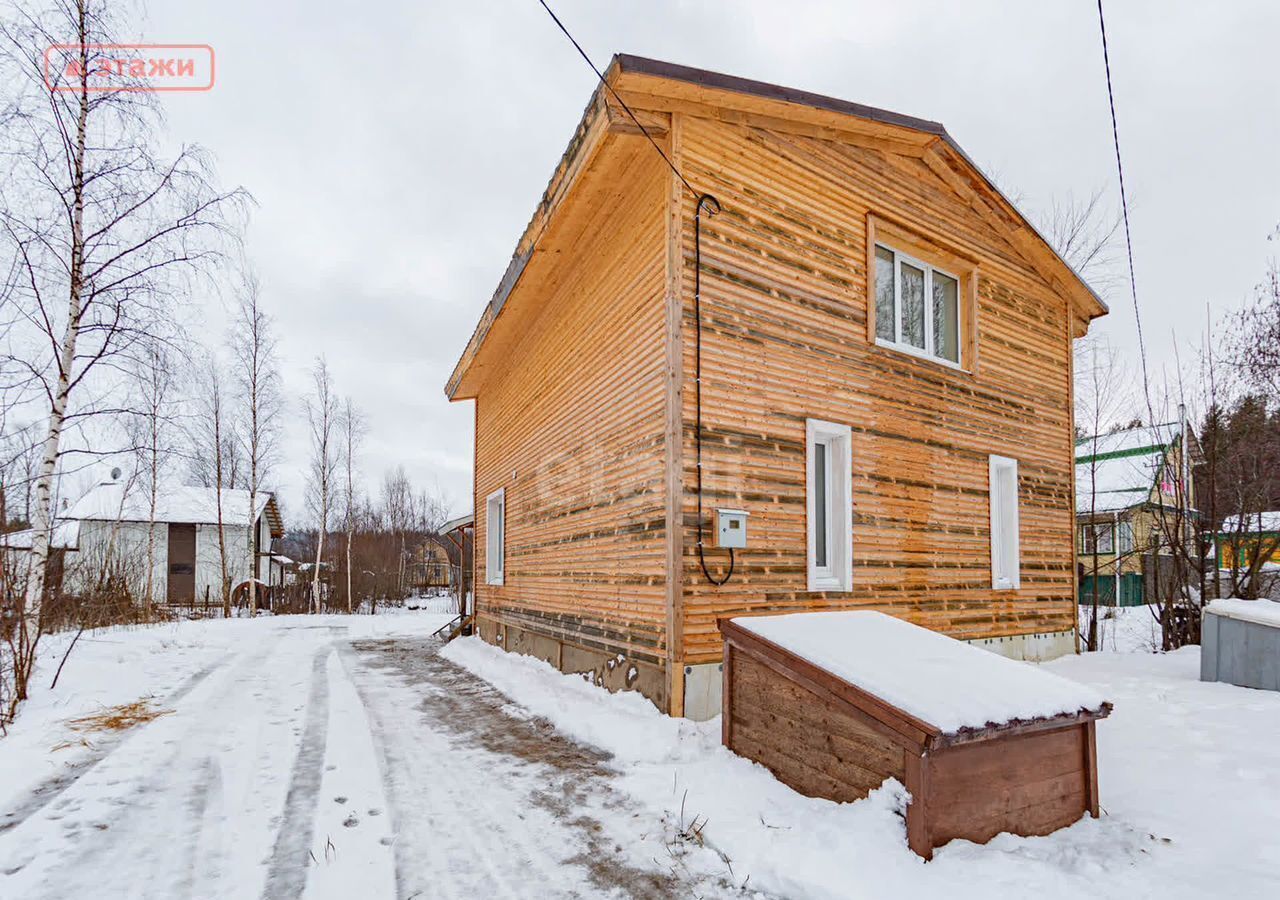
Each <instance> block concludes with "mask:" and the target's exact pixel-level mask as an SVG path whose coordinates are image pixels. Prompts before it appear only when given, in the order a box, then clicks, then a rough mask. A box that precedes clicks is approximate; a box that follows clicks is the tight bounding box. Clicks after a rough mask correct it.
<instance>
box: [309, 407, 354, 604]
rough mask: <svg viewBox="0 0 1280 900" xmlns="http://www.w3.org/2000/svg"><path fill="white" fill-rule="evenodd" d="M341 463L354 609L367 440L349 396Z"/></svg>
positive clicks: (349, 592) (347, 561)
mask: <svg viewBox="0 0 1280 900" xmlns="http://www.w3.org/2000/svg"><path fill="white" fill-rule="evenodd" d="M341 426H342V444H343V446H342V463H343V468H344V469H345V473H346V485H345V490H344V491H343V493H342V497H343V514H342V526H343V530H344V531H345V532H346V536H347V548H346V559H345V561H344V562H345V566H344V568H345V570H346V573H347V612H348V613H351V612H354V611H355V606H354V603H353V599H352V584H351V544H352V542H353V541H354V540H355V534H356V516H357V515H358V512H359V510H358V504H359V498H358V497H357V496H356V455H357V454H358V453H359V452H360V445H361V444H362V443H363V441H364V434H365V421H364V416H363V415H362V414H361V413H360V410H358V409H356V406H355V404H354V403H353V402H352V401H351V398H350V397H347V399H346V400H345V401H344V403H343V407H342V417H341ZM317 568H318V567H317Z"/></svg>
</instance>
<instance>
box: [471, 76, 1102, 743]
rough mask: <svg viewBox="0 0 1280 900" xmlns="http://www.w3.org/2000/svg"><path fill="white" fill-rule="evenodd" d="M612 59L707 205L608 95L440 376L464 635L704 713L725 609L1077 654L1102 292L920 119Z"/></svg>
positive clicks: (1006, 648) (710, 705) (685, 711)
mask: <svg viewBox="0 0 1280 900" xmlns="http://www.w3.org/2000/svg"><path fill="white" fill-rule="evenodd" d="M606 78H607V80H608V82H609V84H610V85H611V86H612V87H613V88H615V89H616V90H617V91H618V92H619V93H620V94H621V95H622V96H623V97H624V98H625V99H626V102H627V104H628V106H629V107H630V108H631V109H632V110H633V111H634V112H635V115H636V116H637V118H638V119H639V121H640V122H641V123H642V124H643V125H644V126H645V129H646V130H647V131H648V133H649V134H650V135H651V136H652V137H653V139H654V140H655V141H657V143H658V144H659V145H660V146H661V147H662V148H663V152H664V153H665V154H666V155H667V157H668V158H669V159H670V160H671V161H672V163H674V165H675V166H677V167H678V168H679V171H680V172H681V173H682V175H683V177H684V178H685V179H687V180H688V182H689V183H690V184H691V185H692V186H693V188H694V189H695V190H697V191H699V192H701V191H705V192H707V193H710V194H714V195H715V198H716V200H717V201H718V203H719V206H720V209H719V211H718V213H717V214H715V215H714V216H713V215H711V213H712V212H715V210H714V208H713V204H712V203H711V201H708V200H705V199H704V200H701V201H695V197H694V194H693V193H692V192H691V191H690V189H688V188H687V187H686V186H685V184H684V183H683V182H682V181H681V180H680V179H679V178H678V177H677V176H676V175H675V174H674V173H673V172H672V170H671V169H670V168H668V166H667V163H666V162H665V161H664V160H663V158H662V157H660V156H659V155H658V154H657V153H656V152H655V151H654V147H653V146H652V145H651V144H650V143H649V140H648V139H647V138H646V137H645V136H644V133H642V132H641V130H640V128H638V127H637V126H636V124H635V122H633V121H632V119H631V117H630V116H629V115H628V114H627V113H626V112H625V111H624V110H622V109H621V108H620V107H619V105H618V104H617V103H616V101H615V100H614V99H613V97H612V95H610V94H608V93H607V92H606V91H604V90H603V89H599V88H598V89H597V90H596V93H595V95H594V97H593V98H592V100H591V102H590V104H589V105H588V107H587V109H586V112H585V113H584V116H583V118H582V121H581V122H580V124H579V126H578V128H577V130H576V132H575V133H574V135H573V138H572V140H571V141H570V144H569V148H568V150H567V151H566V153H565V155H564V158H563V159H562V161H561V163H560V165H559V166H558V167H557V170H556V172H555V174H554V175H553V177H552V179H551V183H550V184H549V185H548V187H547V190H546V192H545V193H544V195H543V199H542V201H541V203H540V204H539V206H538V208H537V209H536V210H535V212H534V215H533V218H532V221H531V222H530V223H529V225H528V228H527V229H526V231H525V233H524V236H523V237H522V238H521V239H520V241H519V243H518V245H517V247H516V251H515V254H514V256H513V258H512V261H511V264H510V266H509V267H508V269H507V273H506V275H505V276H504V277H503V279H502V281H501V283H500V285H499V286H498V289H497V291H496V293H495V294H494V296H493V299H492V300H491V301H490V303H489V305H488V307H487V308H486V310H485V311H484V313H483V315H482V317H481V319H480V323H479V325H478V326H477V328H476V331H475V334H474V335H473V337H472V338H471V341H470V343H469V344H468V345H467V347H466V349H465V351H464V352H463V355H462V358H461V359H460V361H459V362H458V365H457V367H456V368H455V370H454V372H453V374H452V376H451V377H450V379H449V381H448V385H447V387H446V393H447V394H448V396H449V397H450V398H451V399H453V400H465V399H472V400H475V486H474V496H475V503H476V506H475V509H476V545H475V546H476V552H475V570H476V600H475V612H476V615H477V627H478V631H479V633H480V634H481V636H482V637H483V638H484V639H485V640H486V641H489V642H491V643H495V644H500V645H502V646H505V647H506V648H507V649H508V650H514V651H520V652H524V653H530V654H534V655H537V656H540V657H542V658H544V659H546V660H549V661H550V662H552V664H554V665H556V666H558V667H559V668H561V669H562V670H563V671H566V672H580V673H584V674H586V675H588V677H591V678H593V679H594V680H595V681H596V682H597V683H599V684H603V685H606V686H608V687H610V688H628V689H635V690H638V691H640V692H641V693H643V694H644V695H645V696H647V697H649V698H650V699H651V700H652V701H653V702H654V703H655V704H656V705H657V706H658V707H659V708H660V709H662V710H665V711H668V712H670V713H671V714H673V715H688V716H690V717H693V718H706V717H709V716H711V715H714V714H715V713H717V712H718V711H719V708H720V699H719V693H720V685H721V679H722V675H721V672H720V662H721V659H722V656H723V651H722V645H721V637H720V633H719V631H718V630H717V627H716V622H717V619H719V618H721V617H723V616H728V615H741V614H744V613H747V614H749V613H757V612H760V613H762V612H766V611H773V610H783V611H800V610H810V609H849V608H874V609H879V610H884V611H887V612H891V613H893V614H895V615H898V616H901V617H903V618H905V619H909V620H910V621H912V622H915V623H917V624H921V625H925V626H928V627H930V628H933V629H936V630H939V631H942V632H945V633H947V634H949V635H952V636H954V637H957V638H962V639H971V640H975V641H979V642H982V643H983V644H984V645H985V646H989V647H991V648H992V649H994V650H997V651H999V652H1002V653H1005V654H1008V655H1012V656H1026V657H1046V656H1053V655H1057V654H1059V653H1063V652H1069V651H1071V650H1073V649H1074V646H1075V640H1074V638H1075V621H1076V611H1075V560H1074V558H1073V553H1072V533H1073V528H1074V524H1073V514H1074V510H1073V508H1072V499H1071V498H1072V466H1073V438H1072V413H1071V410H1072V401H1071V390H1072V387H1071V349H1072V346H1071V345H1072V339H1073V338H1075V337H1079V336H1081V335H1083V334H1084V333H1085V332H1086V331H1087V329H1088V326H1089V322H1090V320H1092V319H1093V318H1095V317H1097V316H1100V315H1103V314H1104V313H1105V311H1106V308H1105V306H1104V305H1103V304H1102V302H1101V301H1100V300H1099V299H1098V298H1097V297H1096V296H1095V295H1094V294H1093V292H1092V291H1090V290H1089V288H1088V287H1087V286H1086V285H1085V284H1084V283H1083V282H1082V281H1081V280H1080V279H1079V278H1078V277H1077V276H1076V275H1075V274H1074V273H1073V272H1072V270H1071V269H1070V267H1068V266H1067V265H1066V263H1064V262H1063V261H1062V260H1061V259H1060V258H1058V256H1056V255H1055V254H1054V252H1053V251H1052V249H1050V247H1049V245H1048V244H1047V243H1046V242H1045V241H1044V239H1043V238H1042V237H1041V236H1040V235H1039V234H1038V233H1037V232H1036V231H1035V230H1034V229H1033V228H1032V226H1031V225H1030V224H1028V223H1027V221H1026V219H1024V218H1023V217H1022V216H1021V215H1020V214H1019V213H1018V211H1017V210H1016V209H1015V208H1014V207H1013V206H1012V204H1011V203H1010V202H1009V201H1008V200H1007V199H1006V198H1005V197H1004V196H1003V195H1002V194H1001V193H1000V192H999V191H998V190H997V189H996V187H995V186H994V185H993V184H992V182H991V181H990V180H989V179H988V178H986V177H985V176H984V175H983V173H982V172H980V171H979V170H978V169H977V168H976V167H975V165H974V164H973V163H972V162H971V161H970V160H969V158H968V157H967V156H965V154H964V153H963V151H961V150H960V148H959V147H958V146H957V144H956V143H955V141H954V140H953V139H952V138H951V137H950V135H948V134H947V132H946V130H945V129H943V127H942V126H941V125H938V124H936V123H933V122H926V121H922V120H919V119H913V118H910V117H908V116H903V115H899V114H896V113H890V112H885V111H882V110H877V109H872V108H869V107H865V106H860V105H858V104H854V103H849V102H846V101H843V100H835V99H832V98H829V97H823V96H819V95H816V94H809V93H805V92H802V91H796V90H791V89H787V88H782V87H778V86H776V85H770V84H762V83H760V82H755V81H748V80H745V79H740V78H733V77H729V76H725V75H719V74H716V73H712V72H705V71H701V70H697V69H690V68H686V67H683V66H676V65H671V64H669V63H663V62H657V61H654V60H647V59H640V58H636V57H632V56H618V57H615V58H614V60H613V62H612V64H611V66H610V67H609V70H608V72H607V74H606ZM699 212H700V215H697V214H698V213H699ZM695 217H696V218H695ZM699 238H700V239H699ZM698 259H700V261H701V266H700V267H699V266H698V265H696V263H695V261H696V260H698ZM699 281H700V285H701V294H700V301H699V302H695V285H696V284H698V283H699ZM699 373H700V378H699ZM699 448H700V450H701V460H700V461H701V466H700V467H699ZM700 488H701V490H700ZM700 536H701V538H702V539H703V540H705V542H706V543H705V547H704V548H702V549H703V551H704V552H702V553H700V552H699V550H700V547H699V543H698V542H699V539H700ZM735 543H736V544H739V545H742V549H737V550H730V549H724V546H718V544H720V545H729V546H732V545H733V544H735Z"/></svg>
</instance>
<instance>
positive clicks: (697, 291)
mask: <svg viewBox="0 0 1280 900" xmlns="http://www.w3.org/2000/svg"><path fill="white" fill-rule="evenodd" d="M704 205H705V206H706V207H707V215H708V216H714V215H715V214H716V213H718V212H719V211H720V201H719V200H717V199H716V198H715V197H712V196H711V195H710V194H702V195H701V196H699V197H698V204H697V206H695V207H694V209H693V333H694V353H693V365H694V373H693V391H694V410H695V413H694V415H695V422H694V428H693V445H694V447H695V448H696V451H695V452H696V455H697V459H696V463H697V466H696V469H697V478H698V562H699V563H700V564H701V565H702V574H703V575H705V576H707V581H710V582H711V583H712V584H714V585H715V586H716V587H719V586H720V585H722V584H724V583H725V582H727V581H728V580H729V579H730V578H732V577H733V564H734V556H733V548H732V547H730V548H729V571H728V572H726V573H725V576H724V577H723V578H720V579H717V578H716V577H715V576H714V575H712V574H711V570H710V569H708V568H707V554H706V550H705V547H704V545H703V543H702V207H703V206H704Z"/></svg>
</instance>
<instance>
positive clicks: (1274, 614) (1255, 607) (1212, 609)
mask: <svg viewBox="0 0 1280 900" xmlns="http://www.w3.org/2000/svg"><path fill="white" fill-rule="evenodd" d="M1204 611H1205V612H1206V613H1214V614H1216V615H1219V616H1225V617H1227V618H1228V619H1240V620H1241V621H1244V622H1255V623H1257V624H1259V625H1271V626H1273V627H1275V628H1280V601H1275V600H1238V599H1236V598H1234V597H1233V598H1231V599H1229V600H1210V601H1209V605H1208V606H1206V607H1205V608H1204Z"/></svg>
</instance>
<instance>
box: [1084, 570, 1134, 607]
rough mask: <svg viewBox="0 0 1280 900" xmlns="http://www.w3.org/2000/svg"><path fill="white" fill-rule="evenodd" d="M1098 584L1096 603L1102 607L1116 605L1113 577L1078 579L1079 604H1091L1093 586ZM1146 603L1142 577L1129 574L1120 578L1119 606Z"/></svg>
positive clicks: (1099, 576) (1114, 579) (1090, 576)
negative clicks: (1095, 582) (1095, 583)
mask: <svg viewBox="0 0 1280 900" xmlns="http://www.w3.org/2000/svg"><path fill="white" fill-rule="evenodd" d="M1094 581H1097V583H1098V603H1099V604H1100V605H1102V606H1115V605H1116V578H1115V576H1114V575H1098V576H1096V577H1095V576H1093V575H1086V576H1084V577H1083V578H1081V579H1080V604H1081V605H1082V606H1084V605H1090V604H1092V603H1093V584H1094ZM1145 602H1146V598H1145V596H1144V594H1143V590H1142V575H1141V574H1139V573H1137V572H1131V573H1129V574H1128V575H1121V576H1120V605H1121V606H1141V605H1142V604H1143V603H1145Z"/></svg>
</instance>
